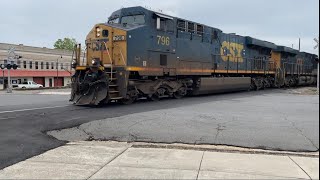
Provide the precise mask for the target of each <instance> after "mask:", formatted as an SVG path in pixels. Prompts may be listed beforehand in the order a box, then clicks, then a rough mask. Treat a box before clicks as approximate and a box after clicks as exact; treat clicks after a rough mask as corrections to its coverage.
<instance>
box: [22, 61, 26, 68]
mask: <svg viewBox="0 0 320 180" xmlns="http://www.w3.org/2000/svg"><path fill="white" fill-rule="evenodd" d="M23 69H27V61H23Z"/></svg>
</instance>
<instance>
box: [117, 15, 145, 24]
mask: <svg viewBox="0 0 320 180" xmlns="http://www.w3.org/2000/svg"><path fill="white" fill-rule="evenodd" d="M144 23H145V19H144V15H142V14H139V15H132V16H124V17H122V18H121V24H132V25H140V24H144Z"/></svg>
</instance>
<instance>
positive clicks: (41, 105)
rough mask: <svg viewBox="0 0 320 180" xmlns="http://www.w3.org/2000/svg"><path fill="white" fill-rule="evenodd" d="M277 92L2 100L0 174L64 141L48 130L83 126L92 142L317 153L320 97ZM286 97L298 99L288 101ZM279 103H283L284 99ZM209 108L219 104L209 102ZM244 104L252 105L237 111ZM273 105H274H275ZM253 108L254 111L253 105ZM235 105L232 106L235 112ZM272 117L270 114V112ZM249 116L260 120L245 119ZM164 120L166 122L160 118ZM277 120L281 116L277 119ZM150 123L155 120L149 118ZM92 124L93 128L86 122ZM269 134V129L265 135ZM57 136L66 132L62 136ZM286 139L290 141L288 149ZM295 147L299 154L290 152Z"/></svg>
mask: <svg viewBox="0 0 320 180" xmlns="http://www.w3.org/2000/svg"><path fill="white" fill-rule="evenodd" d="M279 91H281V90H266V91H259V92H240V93H233V94H221V95H212V96H201V97H190V98H185V99H181V100H162V101H159V102H139V103H136V104H133V105H129V106H124V105H117V104H112V105H108V106H105V107H101V108H91V107H76V106H73V105H71V104H69V103H68V101H67V100H68V98H69V97H68V96H65V95H32V94H30V95H28V94H23V95H19V94H13V95H7V94H0V145H1V146H0V169H2V168H4V167H6V166H9V165H12V164H14V163H17V162H19V161H21V160H24V159H27V158H29V157H32V156H35V155H38V154H40V153H42V152H45V151H47V150H49V149H52V148H55V147H58V146H60V145H62V144H65V143H66V141H59V140H57V139H55V138H53V137H50V136H48V135H46V132H47V131H54V130H60V129H67V128H72V127H77V126H80V125H81V126H80V127H83V128H84V129H85V130H88V131H90V133H92V134H91V136H92V137H93V138H96V139H104V140H107V139H113V140H123V141H152V142H153V141H154V142H168V143H170V142H182V143H195V144H227V145H235V146H243V147H246V146H248V147H258V148H267V149H280V150H288V149H289V150H297V151H317V150H318V149H319V121H318V119H319V110H318V109H319V101H318V100H316V101H315V100H314V98H317V99H318V97H314V96H311V97H310V96H297V95H288V94H283V93H281V92H280V93H279ZM273 94H276V96H273ZM288 96H289V97H300V98H298V99H293V100H292V98H291V100H289V101H288V100H287V99H288V98H287V97H288ZM259 97H264V99H269V98H271V97H273V98H274V99H273V100H274V102H273V103H274V105H273V106H272V107H273V110H274V111H272V113H274V114H273V115H272V116H269V115H267V117H268V118H261V117H264V116H265V114H261V113H257V112H255V111H253V110H252V108H253V109H254V108H255V107H260V108H259V112H260V111H263V109H264V107H265V105H268V104H262V105H260V106H259V104H255V102H256V101H257V100H259V99H258V98H259ZM280 97H284V99H282V100H281V98H280ZM252 98H256V99H255V101H253V102H252V101H248V102H247V101H245V100H248V99H252ZM279 99H280V100H279ZM289 99H290V98H289ZM242 100H244V102H242ZM281 101H285V102H286V104H285V107H286V108H284V109H283V108H281V106H280V104H279V102H281ZM212 102H215V104H210V103H212ZM239 102H242V103H244V105H246V103H249V104H247V106H244V107H237V103H239ZM268 102H269V106H270V102H272V100H270V101H268ZM308 102H309V103H308ZM250 103H251V104H250ZM252 103H254V104H255V105H253V106H252ZM230 104H234V105H235V107H233V108H230ZM291 105H295V106H294V107H295V108H293V109H292V108H290V106H291ZM247 107H250V108H251V109H247ZM297 107H300V108H297ZM310 108H311V109H310ZM315 109H316V110H315ZM282 110H288V111H290V113H293V115H292V116H290V114H286V113H283V112H281V111H282ZM270 111H271V110H270V109H268V110H267V111H266V113H269V114H270ZM299 111H300V112H299ZM166 112H167V113H166ZM212 112H216V114H212ZM223 112H224V113H223ZM294 112H296V113H294ZM232 113H238V115H239V113H240V115H239V116H237V117H238V119H232V118H234V117H233V116H230V114H232ZM247 113H248V114H250V113H251V114H256V116H255V117H254V116H253V115H250V116H248V117H249V118H246V114H247ZM153 115H154V116H153ZM164 115H166V116H165V118H162V117H164ZM297 115H298V116H297ZM179 116H180V117H179ZM212 116H216V117H215V118H212ZM278 116H279V117H280V118H276V117H278ZM150 117H151V120H148V119H149V118H150ZM192 117H194V118H192ZM195 117H197V118H198V117H201V118H200V119H197V118H195ZM224 117H226V118H224ZM294 117H297V118H294ZM230 118H231V119H232V120H231V121H230ZM101 119H105V120H103V121H104V123H103V124H102V125H101V128H100V127H98V126H99V122H101V121H96V120H101ZM88 122H92V124H90V123H89V124H86V123H88ZM97 123H98V124H97ZM128 127H130V128H129V131H127V130H128ZM266 127H267V128H266ZM265 129H268V131H264V130H265ZM59 132H63V131H57V133H59ZM168 132H170V133H169V134H168ZM246 132H248V133H246ZM259 132H263V133H259ZM265 132H267V133H265ZM108 133H109V134H108ZM60 135H65V134H60ZM212 137H214V138H212ZM253 137H259V138H253ZM288 140H290V142H289V143H284V144H283V142H286V141H288ZM255 141H259V142H255ZM259 144H263V145H262V146H260V145H259ZM258 145H259V146H258ZM293 147H296V149H292V148H293Z"/></svg>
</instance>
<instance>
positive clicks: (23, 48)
mask: <svg viewBox="0 0 320 180" xmlns="http://www.w3.org/2000/svg"><path fill="white" fill-rule="evenodd" d="M12 47H14V48H15V49H16V51H22V52H32V53H42V54H56V55H65V56H71V55H72V51H67V50H60V49H51V48H46V47H34V46H25V45H23V44H8V43H0V50H9V49H10V48H12Z"/></svg>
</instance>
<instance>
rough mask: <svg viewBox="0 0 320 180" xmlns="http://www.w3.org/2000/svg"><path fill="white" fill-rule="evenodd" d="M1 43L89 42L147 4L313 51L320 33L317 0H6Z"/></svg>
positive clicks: (0, 19)
mask: <svg viewBox="0 0 320 180" xmlns="http://www.w3.org/2000/svg"><path fill="white" fill-rule="evenodd" d="M0 5H1V11H0V22H1V23H0V31H1V33H0V42H7V43H16V44H20V43H23V44H28V45H34V46H40V47H42V46H46V47H52V46H53V44H54V42H55V40H57V39H58V38H63V37H74V38H76V39H77V40H78V41H81V42H83V41H84V39H85V37H86V34H87V33H88V32H89V31H90V29H91V27H92V26H93V25H94V24H96V23H101V22H106V21H107V18H108V16H109V15H110V14H111V13H112V12H113V11H115V10H117V9H120V8H121V7H130V6H138V5H139V6H147V7H151V8H152V9H154V10H159V9H161V10H162V11H163V12H164V13H168V14H170V15H173V16H177V17H181V18H184V19H189V20H192V21H195V22H200V23H203V24H206V25H209V26H213V27H217V28H219V29H221V30H223V31H225V32H229V33H237V34H240V35H249V36H253V37H257V38H259V39H264V40H268V41H273V42H275V43H277V44H281V45H286V46H290V47H291V45H292V44H295V47H297V45H298V43H297V42H298V38H299V37H301V38H302V40H303V44H302V45H303V46H302V48H303V50H305V51H308V52H314V53H316V52H317V51H315V50H313V46H314V42H313V40H312V39H313V37H315V36H318V34H319V1H317V0H281V1H280V0H258V1H257V0H241V1H237V0H197V1H195V0H161V1H158V0H117V1H111V0H64V1H62V0H60V1H57V0H56V1H54V0H1V2H0Z"/></svg>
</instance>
